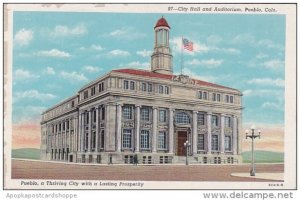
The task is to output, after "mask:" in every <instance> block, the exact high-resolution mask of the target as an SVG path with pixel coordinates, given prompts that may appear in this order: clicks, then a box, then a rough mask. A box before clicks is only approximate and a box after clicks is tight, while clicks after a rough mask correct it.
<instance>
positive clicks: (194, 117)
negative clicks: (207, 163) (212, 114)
mask: <svg viewBox="0 0 300 200" xmlns="http://www.w3.org/2000/svg"><path fill="white" fill-rule="evenodd" d="M197 114H198V112H197V111H193V145H192V146H193V155H195V154H197V130H198V124H197Z"/></svg>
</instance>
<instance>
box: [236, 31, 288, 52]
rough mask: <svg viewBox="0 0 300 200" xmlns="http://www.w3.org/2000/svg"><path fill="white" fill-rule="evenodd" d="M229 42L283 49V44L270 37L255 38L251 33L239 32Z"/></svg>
mask: <svg viewBox="0 0 300 200" xmlns="http://www.w3.org/2000/svg"><path fill="white" fill-rule="evenodd" d="M231 43H233V44H249V45H251V46H253V47H265V48H269V49H276V50H280V51H282V50H284V46H282V45H279V44H275V43H274V42H273V41H272V40H270V39H261V40H257V39H256V38H255V37H254V36H253V35H252V34H249V33H247V34H240V35H237V36H235V37H234V38H233V39H232V40H231Z"/></svg>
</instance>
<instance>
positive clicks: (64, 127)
mask: <svg viewBox="0 0 300 200" xmlns="http://www.w3.org/2000/svg"><path fill="white" fill-rule="evenodd" d="M65 129H66V126H65V122H63V131H64V130H65Z"/></svg>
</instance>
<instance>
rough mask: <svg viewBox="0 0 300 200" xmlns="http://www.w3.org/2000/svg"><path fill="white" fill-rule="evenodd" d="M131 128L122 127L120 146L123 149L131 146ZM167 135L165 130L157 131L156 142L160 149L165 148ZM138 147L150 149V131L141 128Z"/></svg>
mask: <svg viewBox="0 0 300 200" xmlns="http://www.w3.org/2000/svg"><path fill="white" fill-rule="evenodd" d="M132 135H133V130H132V129H123V136H122V147H123V149H131V148H132ZM166 137H167V135H166V132H165V131H159V132H158V141H157V142H158V143H157V148H158V149H161V150H165V149H167V138H166ZM140 148H141V149H145V150H148V149H150V131H149V130H142V131H141V134H140Z"/></svg>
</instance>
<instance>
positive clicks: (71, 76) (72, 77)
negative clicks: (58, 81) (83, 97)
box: [59, 71, 88, 83]
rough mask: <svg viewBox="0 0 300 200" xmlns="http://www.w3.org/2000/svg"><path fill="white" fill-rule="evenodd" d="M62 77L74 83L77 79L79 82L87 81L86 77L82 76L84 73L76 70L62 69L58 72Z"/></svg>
mask: <svg viewBox="0 0 300 200" xmlns="http://www.w3.org/2000/svg"><path fill="white" fill-rule="evenodd" d="M59 75H60V76H61V77H62V78H64V79H66V80H68V81H70V82H71V83H76V82H78V81H80V82H86V81H88V79H87V78H86V77H85V76H84V74H82V73H78V72H75V71H73V72H66V71H62V72H60V74H59Z"/></svg>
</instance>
